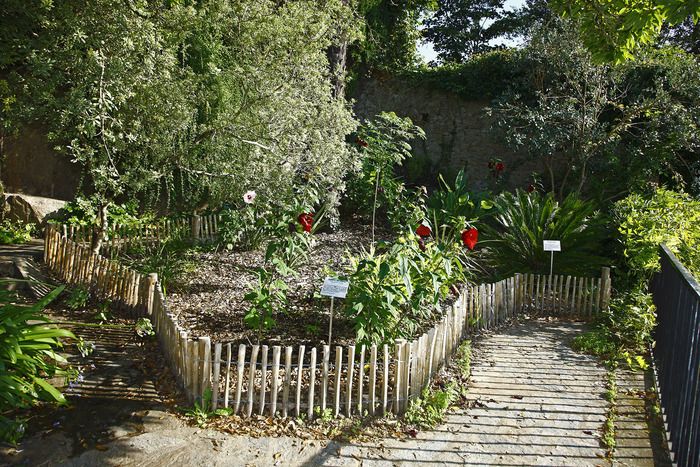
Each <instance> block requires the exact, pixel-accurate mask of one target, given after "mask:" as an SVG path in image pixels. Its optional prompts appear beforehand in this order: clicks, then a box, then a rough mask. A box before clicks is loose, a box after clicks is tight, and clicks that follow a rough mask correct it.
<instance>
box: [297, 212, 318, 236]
mask: <svg viewBox="0 0 700 467" xmlns="http://www.w3.org/2000/svg"><path fill="white" fill-rule="evenodd" d="M297 219H298V220H299V223H300V224H301V227H302V228H303V229H304V232H311V227H312V226H313V224H314V215H313V214H312V213H310V212H302V213H301V214H299V217H298V218H297Z"/></svg>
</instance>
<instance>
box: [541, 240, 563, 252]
mask: <svg viewBox="0 0 700 467" xmlns="http://www.w3.org/2000/svg"><path fill="white" fill-rule="evenodd" d="M542 246H543V247H544V251H561V241H559V240H544V242H543V245H542Z"/></svg>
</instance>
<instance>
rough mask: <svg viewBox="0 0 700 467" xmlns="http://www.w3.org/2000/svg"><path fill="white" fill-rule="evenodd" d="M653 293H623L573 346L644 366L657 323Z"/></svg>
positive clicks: (629, 363)
mask: <svg viewBox="0 0 700 467" xmlns="http://www.w3.org/2000/svg"><path fill="white" fill-rule="evenodd" d="M655 311H656V307H655V306H654V302H653V299H652V296H651V295H650V294H648V293H643V292H641V291H638V290H637V291H632V292H627V293H624V294H622V295H620V296H618V297H616V298H614V299H613V300H612V302H611V303H610V308H608V309H606V310H602V311H601V314H600V316H599V317H598V319H597V323H596V327H595V329H594V330H592V331H590V332H587V333H585V334H583V335H581V336H578V337H576V338H575V339H574V348H575V349H577V350H581V351H583V352H586V353H590V354H593V355H597V356H599V357H601V358H603V359H604V360H606V361H609V362H615V361H617V360H621V359H622V360H625V361H626V362H627V363H628V365H630V366H632V365H633V364H637V365H638V366H641V367H645V366H646V363H645V361H644V355H646V354H647V351H648V346H649V344H651V342H652V332H653V330H654V326H656V313H655Z"/></svg>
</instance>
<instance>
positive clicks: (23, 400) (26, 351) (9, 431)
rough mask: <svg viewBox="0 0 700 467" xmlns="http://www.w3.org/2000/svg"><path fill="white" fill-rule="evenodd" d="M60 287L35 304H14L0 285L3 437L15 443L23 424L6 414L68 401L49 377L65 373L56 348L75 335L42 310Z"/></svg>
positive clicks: (0, 418)
mask: <svg viewBox="0 0 700 467" xmlns="http://www.w3.org/2000/svg"><path fill="white" fill-rule="evenodd" d="M62 291H63V287H59V288H57V289H55V290H53V291H52V292H50V293H49V294H48V295H46V296H45V297H44V298H43V299H41V300H40V301H38V302H37V303H35V304H32V305H17V304H15V303H13V301H12V297H11V295H10V292H8V291H7V290H5V288H0V414H1V415H0V437H1V439H3V440H6V441H9V442H16V441H17V440H18V439H19V437H21V434H22V432H23V426H22V424H21V423H18V422H16V421H13V420H12V419H10V418H8V417H7V416H6V414H7V413H8V412H10V411H12V410H14V409H19V408H27V407H31V406H33V405H34V404H36V403H38V402H40V401H46V402H55V403H59V404H63V403H65V398H64V397H63V395H62V394H61V393H60V392H59V391H58V390H57V389H56V388H54V387H53V386H52V385H50V384H49V383H48V382H47V381H46V378H51V377H54V376H60V375H66V374H67V373H66V372H65V371H63V370H62V369H61V368H60V365H62V364H64V363H66V361H65V359H64V358H63V357H62V356H61V355H59V354H58V353H57V352H56V351H57V350H58V349H60V348H61V339H62V338H73V339H75V336H74V335H73V334H72V333H71V332H70V331H68V330H65V329H60V328H57V327H55V326H53V325H51V323H49V322H48V321H47V319H46V318H45V317H44V316H43V315H42V314H41V311H42V310H43V309H44V308H45V307H46V306H47V305H48V304H49V303H50V302H51V301H52V300H54V299H55V298H56V297H57V296H58V295H59V294H60V293H61V292H62Z"/></svg>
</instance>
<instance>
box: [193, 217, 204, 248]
mask: <svg viewBox="0 0 700 467" xmlns="http://www.w3.org/2000/svg"><path fill="white" fill-rule="evenodd" d="M201 225H202V218H201V217H199V215H198V214H194V215H193V216H192V234H191V235H192V241H193V242H195V243H197V242H198V241H199V230H200V227H201Z"/></svg>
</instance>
